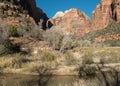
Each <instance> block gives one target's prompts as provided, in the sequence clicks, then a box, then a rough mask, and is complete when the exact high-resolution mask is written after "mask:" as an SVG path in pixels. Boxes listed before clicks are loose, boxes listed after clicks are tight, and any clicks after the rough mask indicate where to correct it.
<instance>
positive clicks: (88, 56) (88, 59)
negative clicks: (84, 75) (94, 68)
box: [82, 51, 93, 64]
mask: <svg viewBox="0 0 120 86" xmlns="http://www.w3.org/2000/svg"><path fill="white" fill-rule="evenodd" d="M82 59H83V60H82V62H83V64H92V63H93V54H92V52H90V51H88V52H85V54H84V55H83V57H82Z"/></svg>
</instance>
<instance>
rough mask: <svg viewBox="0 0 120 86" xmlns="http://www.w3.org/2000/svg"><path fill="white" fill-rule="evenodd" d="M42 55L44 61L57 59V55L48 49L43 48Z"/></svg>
mask: <svg viewBox="0 0 120 86" xmlns="http://www.w3.org/2000/svg"><path fill="white" fill-rule="evenodd" d="M40 56H41V60H42V61H54V60H55V56H54V55H53V54H52V53H51V52H49V51H47V50H43V51H42V52H41V53H40Z"/></svg>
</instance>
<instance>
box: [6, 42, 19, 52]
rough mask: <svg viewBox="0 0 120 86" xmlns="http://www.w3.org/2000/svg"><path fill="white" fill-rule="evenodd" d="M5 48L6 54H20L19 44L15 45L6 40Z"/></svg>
mask: <svg viewBox="0 0 120 86" xmlns="http://www.w3.org/2000/svg"><path fill="white" fill-rule="evenodd" d="M4 46H5V51H6V52H5V53H15V52H20V44H19V43H13V42H11V41H10V40H6V41H5V43H4Z"/></svg>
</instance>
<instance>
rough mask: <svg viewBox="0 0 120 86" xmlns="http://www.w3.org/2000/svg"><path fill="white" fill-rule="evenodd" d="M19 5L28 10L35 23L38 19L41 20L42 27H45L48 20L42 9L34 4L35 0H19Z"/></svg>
mask: <svg viewBox="0 0 120 86" xmlns="http://www.w3.org/2000/svg"><path fill="white" fill-rule="evenodd" d="M19 1H20V4H21V6H22V7H23V9H25V10H28V11H29V14H30V16H32V17H33V18H34V20H35V21H36V23H38V22H39V21H40V19H42V20H43V29H45V28H46V22H47V20H48V17H47V15H46V14H45V13H44V12H43V11H42V9H40V8H38V7H37V6H36V1H35V0H19Z"/></svg>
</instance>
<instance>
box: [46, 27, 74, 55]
mask: <svg viewBox="0 0 120 86" xmlns="http://www.w3.org/2000/svg"><path fill="white" fill-rule="evenodd" d="M44 39H45V40H46V41H47V42H48V45H49V46H50V47H52V48H53V49H54V50H59V51H60V52H62V53H64V52H65V50H68V49H72V48H73V47H74V46H75V43H74V37H73V36H70V35H65V33H64V29H63V28H59V27H52V28H51V29H49V30H46V32H45V34H44Z"/></svg>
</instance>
